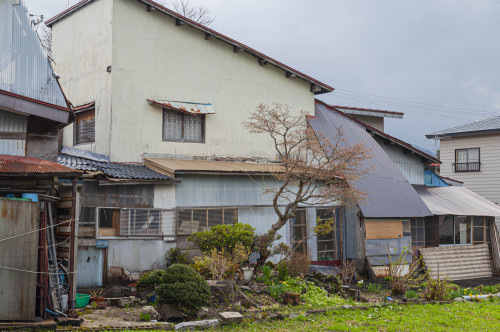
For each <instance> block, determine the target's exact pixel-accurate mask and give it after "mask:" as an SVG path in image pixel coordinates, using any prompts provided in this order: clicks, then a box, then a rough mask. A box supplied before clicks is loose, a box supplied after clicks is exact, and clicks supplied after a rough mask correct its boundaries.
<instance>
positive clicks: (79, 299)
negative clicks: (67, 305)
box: [75, 293, 90, 308]
mask: <svg viewBox="0 0 500 332" xmlns="http://www.w3.org/2000/svg"><path fill="white" fill-rule="evenodd" d="M89 302H90V295H88V294H78V293H76V299H75V307H77V308H85V307H86V306H88V305H89Z"/></svg>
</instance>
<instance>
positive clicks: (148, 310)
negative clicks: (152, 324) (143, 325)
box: [141, 305, 160, 319]
mask: <svg viewBox="0 0 500 332" xmlns="http://www.w3.org/2000/svg"><path fill="white" fill-rule="evenodd" d="M141 312H142V313H143V314H149V317H150V319H158V317H159V316H160V314H159V313H158V311H156V310H155V308H154V307H153V306H152V305H146V306H144V307H142V310H141Z"/></svg>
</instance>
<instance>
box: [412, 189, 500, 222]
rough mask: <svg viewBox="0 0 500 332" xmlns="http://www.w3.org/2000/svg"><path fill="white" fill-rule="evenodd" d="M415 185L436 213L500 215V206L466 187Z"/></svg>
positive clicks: (428, 205)
mask: <svg viewBox="0 0 500 332" xmlns="http://www.w3.org/2000/svg"><path fill="white" fill-rule="evenodd" d="M413 187H414V188H415V190H416V191H417V193H418V194H419V195H420V197H421V198H422V200H423V201H424V202H425V204H426V205H427V207H428V208H429V209H430V210H431V211H432V213H433V214H434V215H455V216H495V217H496V216H498V217H500V206H498V205H496V204H494V203H492V202H490V201H489V200H487V199H486V198H484V197H482V196H479V195H478V194H476V193H473V192H472V191H470V190H469V189H467V188H465V187H457V186H450V187H426V186H423V185H414V186H413Z"/></svg>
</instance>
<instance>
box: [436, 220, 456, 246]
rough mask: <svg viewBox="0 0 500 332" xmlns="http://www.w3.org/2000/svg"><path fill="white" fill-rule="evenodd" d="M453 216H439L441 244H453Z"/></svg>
mask: <svg viewBox="0 0 500 332" xmlns="http://www.w3.org/2000/svg"><path fill="white" fill-rule="evenodd" d="M453 236H454V233H453V216H439V244H453Z"/></svg>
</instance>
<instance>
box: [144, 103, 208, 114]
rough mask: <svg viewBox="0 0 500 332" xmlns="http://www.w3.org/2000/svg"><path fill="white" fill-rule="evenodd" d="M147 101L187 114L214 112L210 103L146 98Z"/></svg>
mask: <svg viewBox="0 0 500 332" xmlns="http://www.w3.org/2000/svg"><path fill="white" fill-rule="evenodd" d="M147 101H148V103H150V104H154V105H158V106H161V107H165V108H167V109H170V110H174V111H179V112H184V113H189V114H214V113H215V110H214V107H213V106H212V104H203V103H191V102H183V101H173V100H164V99H148V100H147Z"/></svg>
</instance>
